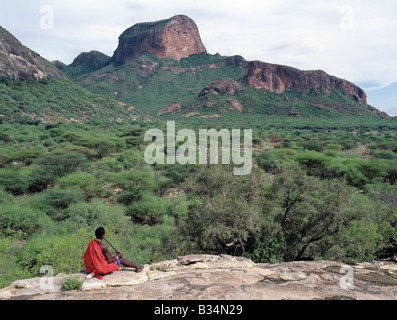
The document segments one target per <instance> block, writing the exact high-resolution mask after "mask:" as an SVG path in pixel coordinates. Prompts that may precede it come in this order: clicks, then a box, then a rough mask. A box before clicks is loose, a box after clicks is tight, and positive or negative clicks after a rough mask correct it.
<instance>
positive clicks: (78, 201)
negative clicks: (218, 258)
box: [0, 84, 397, 287]
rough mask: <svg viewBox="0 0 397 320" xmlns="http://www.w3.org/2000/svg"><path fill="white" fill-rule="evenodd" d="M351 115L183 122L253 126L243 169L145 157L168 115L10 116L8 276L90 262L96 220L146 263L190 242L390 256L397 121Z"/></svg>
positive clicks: (0, 135) (3, 159)
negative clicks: (125, 121)
mask: <svg viewBox="0 0 397 320" xmlns="http://www.w3.org/2000/svg"><path fill="white" fill-rule="evenodd" d="M22 85H24V84H22ZM4 86H6V85H5V84H0V88H2V90H4V88H5V87H4ZM43 86H45V85H44V84H43ZM1 97H2V99H5V96H3V95H2V96H1ZM54 99H57V98H54ZM2 110H3V109H2ZM354 119H355V118H351V119H344V120H343V119H339V120H337V121H336V120H332V121H330V120H321V119H319V120H313V119H312V120H310V119H291V118H281V117H280V118H271V117H267V118H259V117H255V118H254V117H252V118H242V119H241V121H240V122H239V123H238V125H236V122H235V121H233V119H230V122H229V121H226V119H223V120H221V119H211V120H207V122H206V123H205V124H203V123H202V122H201V123H199V121H198V119H196V120H193V119H187V120H189V122H181V121H179V122H177V126H178V127H180V128H193V129H195V130H198V129H199V128H202V127H208V128H216V129H220V128H224V127H226V128H230V129H231V128H253V129H254V132H253V138H254V143H255V152H254V160H255V161H254V162H255V165H254V169H253V172H252V174H251V175H248V176H241V177H235V176H233V174H232V168H230V167H228V166H222V165H212V166H205V165H204V166H200V165H198V166H193V165H189V166H181V165H154V166H149V165H147V164H146V163H145V161H144V159H143V153H144V150H145V148H146V144H147V143H146V144H145V143H144V142H143V135H144V133H145V132H146V131H147V130H148V129H149V128H159V129H161V130H163V131H164V132H165V131H166V129H165V128H166V123H165V122H163V121H159V122H153V123H148V122H142V123H140V122H135V123H134V124H131V125H121V124H117V123H113V124H112V125H106V126H104V125H103V126H101V127H98V126H91V125H81V124H77V123H74V124H65V123H58V124H41V123H35V124H19V123H3V124H1V125H0V213H1V215H0V273H1V276H0V287H4V286H7V285H9V284H10V283H11V282H12V281H14V280H16V279H21V278H26V277H35V276H38V275H39V272H40V268H41V267H42V266H43V265H50V266H52V267H53V268H54V273H55V274H57V273H59V272H65V273H73V272H78V271H80V270H83V269H84V264H83V259H82V258H83V254H84V252H85V249H86V247H87V245H88V243H89V242H90V240H92V239H93V233H94V230H95V229H96V228H97V227H99V226H104V227H105V228H106V229H107V238H108V239H109V240H110V241H111V242H112V243H114V245H115V246H116V247H118V248H120V250H121V251H122V252H123V253H124V255H125V257H126V258H128V259H130V260H133V261H135V262H136V263H139V264H143V263H150V262H154V261H160V260H163V259H174V258H175V257H176V256H177V255H182V254H192V253H213V254H218V253H227V254H235V255H241V256H246V257H249V258H251V259H253V260H254V261H256V262H278V261H293V260H296V259H297V260H301V259H338V260H344V261H349V262H355V261H368V260H372V259H378V258H383V257H388V256H390V255H391V254H393V253H395V252H396V250H397V185H396V180H397V137H396V129H397V125H396V122H393V121H379V120H367V121H364V120H363V119H360V118H358V119H355V120H354ZM187 120H186V121H187ZM195 121H197V122H195ZM99 129H100V130H99Z"/></svg>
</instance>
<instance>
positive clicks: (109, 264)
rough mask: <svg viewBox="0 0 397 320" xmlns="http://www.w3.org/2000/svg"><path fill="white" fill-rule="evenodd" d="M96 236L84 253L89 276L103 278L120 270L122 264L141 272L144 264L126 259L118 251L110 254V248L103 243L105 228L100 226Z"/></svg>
mask: <svg viewBox="0 0 397 320" xmlns="http://www.w3.org/2000/svg"><path fill="white" fill-rule="evenodd" d="M95 236H96V239H95V240H92V241H91V243H90V244H89V246H88V248H87V251H86V252H85V254H84V264H85V266H86V268H87V272H88V277H87V278H92V277H93V276H96V277H97V278H98V279H100V280H102V279H103V275H106V274H109V273H111V272H114V271H119V270H120V265H123V266H125V267H127V268H135V271H136V272H141V271H142V270H143V267H142V266H138V265H136V264H135V263H133V262H131V261H128V260H125V259H124V258H123V255H122V254H121V253H117V255H116V256H115V257H112V256H111V255H110V253H109V250H108V248H107V247H106V246H105V245H104V244H103V243H102V240H103V239H104V238H105V229H104V228H98V229H97V230H96V231H95Z"/></svg>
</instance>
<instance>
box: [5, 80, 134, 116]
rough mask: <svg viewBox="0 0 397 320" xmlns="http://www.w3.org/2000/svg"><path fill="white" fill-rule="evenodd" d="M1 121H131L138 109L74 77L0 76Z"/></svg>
mask: <svg viewBox="0 0 397 320" xmlns="http://www.w3.org/2000/svg"><path fill="white" fill-rule="evenodd" d="M0 106H1V107H0V122H17V123H40V122H44V123H57V122H66V123H70V122H79V123H100V122H109V121H110V122H127V123H128V122H131V121H134V120H136V119H138V118H140V117H141V116H140V115H139V113H138V112H137V111H135V109H134V108H133V107H131V106H128V105H126V104H124V103H121V102H117V101H115V100H112V99H110V98H109V97H106V96H100V95H97V94H93V93H91V92H89V91H87V90H85V89H83V88H81V87H80V86H78V85H76V84H74V83H73V82H71V81H70V80H56V79H42V80H40V81H39V82H35V81H32V80H24V81H11V80H10V79H8V78H5V77H3V78H2V79H0Z"/></svg>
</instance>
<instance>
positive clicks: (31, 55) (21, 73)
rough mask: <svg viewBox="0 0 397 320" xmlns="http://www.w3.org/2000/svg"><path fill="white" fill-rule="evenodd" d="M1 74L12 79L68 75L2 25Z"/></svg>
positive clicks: (0, 45)
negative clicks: (22, 42) (26, 45)
mask: <svg viewBox="0 0 397 320" xmlns="http://www.w3.org/2000/svg"><path fill="white" fill-rule="evenodd" d="M0 76H3V77H7V78H10V79H11V80H15V81H19V80H34V81H38V80H41V79H43V78H47V77H49V78H55V79H65V78H66V77H65V76H64V75H63V74H62V73H61V72H60V71H59V70H58V69H57V68H56V67H55V66H53V65H52V64H51V63H50V62H48V61H47V60H45V59H43V58H42V57H40V55H38V54H37V53H35V52H33V51H32V50H30V49H28V48H26V47H25V46H23V45H22V44H21V43H20V42H19V41H18V40H17V39H16V38H15V37H14V36H13V35H12V34H11V33H9V32H8V31H7V30H5V29H3V28H2V27H0Z"/></svg>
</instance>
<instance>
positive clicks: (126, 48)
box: [113, 16, 207, 63]
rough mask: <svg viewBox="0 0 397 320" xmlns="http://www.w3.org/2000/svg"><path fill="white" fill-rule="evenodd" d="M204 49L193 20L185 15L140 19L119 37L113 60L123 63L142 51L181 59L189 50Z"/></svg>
mask: <svg viewBox="0 0 397 320" xmlns="http://www.w3.org/2000/svg"><path fill="white" fill-rule="evenodd" d="M203 52H207V50H206V48H205V46H204V45H203V43H202V41H201V38H200V33H199V30H198V28H197V25H196V24H195V22H194V21H193V20H192V19H190V18H188V17H187V16H175V17H173V18H171V19H168V20H161V21H157V22H149V23H139V24H136V25H135V26H133V27H131V28H129V29H127V30H126V31H125V32H124V33H123V34H122V35H121V36H120V38H119V47H118V48H117V50H116V51H115V53H114V56H113V60H115V61H116V62H119V63H126V62H128V61H130V60H132V59H134V58H136V57H139V56H141V55H144V54H152V55H154V56H156V57H159V58H171V59H174V60H178V61H179V60H181V59H182V58H187V57H189V56H190V55H192V54H199V53H203Z"/></svg>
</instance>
